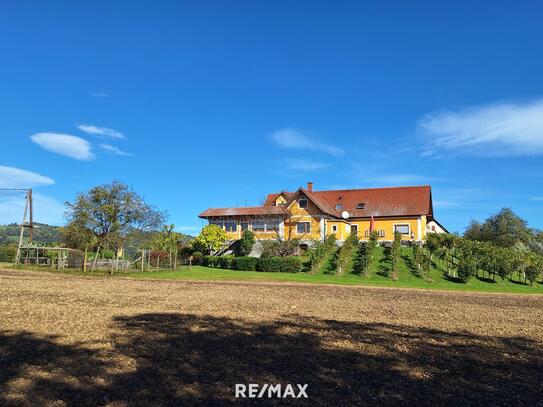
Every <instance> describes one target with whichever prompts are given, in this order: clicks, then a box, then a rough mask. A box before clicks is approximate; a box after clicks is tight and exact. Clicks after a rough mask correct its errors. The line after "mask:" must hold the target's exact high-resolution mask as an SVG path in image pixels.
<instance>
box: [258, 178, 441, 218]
mask: <svg viewBox="0 0 543 407" xmlns="http://www.w3.org/2000/svg"><path fill="white" fill-rule="evenodd" d="M299 194H304V195H306V196H307V197H308V198H309V199H310V200H311V201H313V203H314V204H315V205H316V206H317V207H318V208H319V209H320V210H321V211H323V212H324V213H326V214H328V215H331V216H334V217H341V213H342V212H343V211H347V212H349V217H352V218H360V217H371V216H375V217H377V216H414V215H430V216H431V215H432V213H433V209H432V192H431V188H430V186H429V185H423V186H408V187H387V188H365V189H342V190H328V191H309V190H307V189H303V188H300V189H298V191H296V192H294V193H291V194H290V199H289V200H288V203H289V204H290V202H292V201H293V200H294V199H297V197H298V196H299ZM273 195H275V197H277V196H278V195H279V194H270V195H268V199H267V200H266V204H268V201H270V202H272V204H273V202H275V199H270V196H273ZM359 204H363V207H364V208H363V209H359V208H358V206H359ZM337 205H341V208H340V209H336V207H338V206H337ZM338 208H339V207H338Z"/></svg>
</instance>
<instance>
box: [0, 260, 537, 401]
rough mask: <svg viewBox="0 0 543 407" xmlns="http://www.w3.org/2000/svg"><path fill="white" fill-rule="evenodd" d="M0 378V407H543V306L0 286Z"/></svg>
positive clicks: (328, 292)
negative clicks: (273, 387)
mask: <svg viewBox="0 0 543 407" xmlns="http://www.w3.org/2000/svg"><path fill="white" fill-rule="evenodd" d="M0 367H1V368H0V404H2V405H59V406H62V405H74V406H81V405H113V406H123V405H150V404H151V405H196V404H200V405H202V404H203V405H206V404H207V405H222V404H234V403H235V404H239V403H240V402H241V403H242V404H243V403H255V404H265V405H266V404H281V405H283V404H293V405H294V404H300V403H304V402H305V403H307V404H311V405H381V404H386V405H402V404H403V405H405V404H418V405H434V406H437V405H494V406H495V405H530V406H534V405H543V401H542V400H543V296H538V295H530V296H521V295H511V294H480V293H468V292H461V293H460V292H441V291H425V290H415V289H386V288H370V287H346V286H318V285H302V284H285V283H247V282H243V283H236V282H189V281H148V280H147V281H140V280H133V279H121V278H100V277H94V278H85V277H79V276H69V275H54V274H50V273H39V272H23V271H14V270H11V271H10V270H0ZM236 383H244V384H248V383H259V384H264V383H273V384H276V383H277V384H279V383H281V384H283V385H286V384H288V383H292V384H296V383H300V384H308V387H307V394H308V396H309V398H308V399H303V400H300V399H295V400H293V399H281V400H277V399H271V400H268V399H264V400H254V399H253V400H248V399H246V400H239V399H238V400H236V399H235V398H234V386H235V384H236Z"/></svg>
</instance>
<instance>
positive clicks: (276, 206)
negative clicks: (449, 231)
mask: <svg viewBox="0 0 543 407" xmlns="http://www.w3.org/2000/svg"><path fill="white" fill-rule="evenodd" d="M199 216H200V218H203V219H206V220H208V221H209V223H212V224H216V225H218V226H220V227H221V228H223V229H224V230H225V231H226V233H227V236H228V239H229V240H237V239H239V238H241V234H242V233H243V231H244V230H252V231H253V232H254V233H255V235H256V237H257V238H258V239H260V240H266V239H277V238H278V237H281V238H297V239H301V240H308V241H309V240H320V239H323V238H324V237H325V236H328V235H332V234H333V235H335V236H336V239H337V240H338V241H344V240H345V239H346V238H347V237H348V236H349V235H350V234H352V233H355V234H356V235H357V236H358V238H359V239H360V240H367V239H368V238H369V236H370V233H371V231H372V230H373V231H376V232H377V233H378V236H379V240H381V241H391V240H393V238H394V232H399V233H401V235H402V240H411V241H422V240H424V239H425V238H426V235H427V233H432V232H434V233H443V232H446V229H445V228H444V227H443V226H441V225H440V224H439V223H438V222H437V220H436V219H435V218H434V213H433V205H432V191H431V187H430V186H428V185H425V186H413V187H390V188H369V189H348V190H327V191H315V190H314V189H313V183H311V182H308V183H307V187H306V188H299V189H298V190H297V191H295V192H287V191H282V192H278V193H273V194H269V195H268V196H267V198H266V201H265V202H264V204H263V205H262V206H252V207H240V208H210V209H207V210H205V211H204V212H202V213H201V214H200V215H199Z"/></svg>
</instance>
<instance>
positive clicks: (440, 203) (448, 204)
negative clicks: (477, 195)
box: [432, 199, 459, 208]
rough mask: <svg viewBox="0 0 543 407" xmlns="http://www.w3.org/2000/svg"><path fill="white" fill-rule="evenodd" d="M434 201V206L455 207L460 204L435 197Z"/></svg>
mask: <svg viewBox="0 0 543 407" xmlns="http://www.w3.org/2000/svg"><path fill="white" fill-rule="evenodd" d="M432 203H433V204H434V208H454V207H456V206H458V205H459V204H458V202H454V201H442V200H439V199H434V200H433V201H432Z"/></svg>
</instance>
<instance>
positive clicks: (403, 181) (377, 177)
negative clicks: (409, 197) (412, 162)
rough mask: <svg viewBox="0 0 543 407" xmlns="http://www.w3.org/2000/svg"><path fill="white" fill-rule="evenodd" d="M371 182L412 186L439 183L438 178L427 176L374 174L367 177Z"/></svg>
mask: <svg viewBox="0 0 543 407" xmlns="http://www.w3.org/2000/svg"><path fill="white" fill-rule="evenodd" d="M369 178H370V179H371V182H373V183H376V184H380V185H394V186H401V185H414V184H428V183H430V182H432V181H439V180H440V179H439V178H436V177H429V176H427V175H418V174H401V173H398V174H374V175H371V176H370V177H369Z"/></svg>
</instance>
